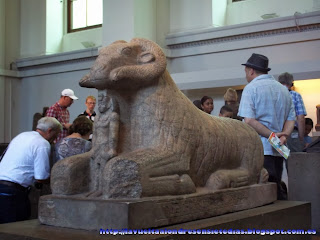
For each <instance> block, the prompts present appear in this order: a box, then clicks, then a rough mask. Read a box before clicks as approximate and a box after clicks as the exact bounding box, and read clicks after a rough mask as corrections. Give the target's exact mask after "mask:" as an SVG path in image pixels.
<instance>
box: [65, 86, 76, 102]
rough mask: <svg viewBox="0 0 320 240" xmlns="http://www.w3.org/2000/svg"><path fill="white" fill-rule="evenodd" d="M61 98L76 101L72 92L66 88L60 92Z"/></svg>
mask: <svg viewBox="0 0 320 240" xmlns="http://www.w3.org/2000/svg"><path fill="white" fill-rule="evenodd" d="M61 96H64V97H70V98H72V99H73V100H77V99H78V98H77V97H76V95H74V92H73V91H72V90H71V89H69V88H67V89H64V90H63V91H62V92H61Z"/></svg>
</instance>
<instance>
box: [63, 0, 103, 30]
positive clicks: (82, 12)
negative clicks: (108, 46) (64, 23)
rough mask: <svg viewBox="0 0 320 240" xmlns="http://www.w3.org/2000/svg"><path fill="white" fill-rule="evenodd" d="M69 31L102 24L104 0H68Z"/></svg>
mask: <svg viewBox="0 0 320 240" xmlns="http://www.w3.org/2000/svg"><path fill="white" fill-rule="evenodd" d="M67 1H68V2H67V5H68V7H67V9H68V33H69V32H76V31H81V30H86V29H90V28H97V27H101V26H102V11H103V10H102V0H67Z"/></svg>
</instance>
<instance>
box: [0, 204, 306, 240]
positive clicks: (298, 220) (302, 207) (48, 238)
mask: <svg viewBox="0 0 320 240" xmlns="http://www.w3.org/2000/svg"><path fill="white" fill-rule="evenodd" d="M66 214H68V212H67V213H66ZM310 226H311V206H310V203H305V202H293V201H276V202H275V203H272V204H269V205H266V206H263V207H258V208H253V209H249V210H244V211H240V212H236V213H229V214H225V215H222V216H217V217H212V218H207V219H202V220H198V221H192V222H187V223H182V224H178V225H171V226H166V227H163V228H160V229H172V230H179V229H217V230H220V229H221V230H222V229H227V230H229V229H242V230H245V231H247V230H248V229H251V230H252V229H256V230H257V229H274V230H276V229H283V230H288V229H301V230H308V229H310ZM102 228H103V227H102ZM104 228H106V226H104ZM311 236H312V235H292V234H286V235H280V234H279V235H278V234H274V235H272V236H266V235H263V236H261V235H258V234H255V235H252V234H251V235H228V234H218V235H212V234H207V235H205V234H201V235H199V234H188V233H187V234H184V235H179V234H177V235H166V234H164V235H130V236H119V235H117V236H113V235H100V234H99V230H97V231H85V230H76V229H69V228H61V227H52V226H47V225H42V224H40V223H39V222H38V221H37V220H30V221H23V222H16V223H9V224H0V239H5V240H26V239H28V240H56V239H59V240H74V239H81V240H97V239H104V240H111V239H112V240H117V239H130V240H138V239H139V240H151V239H167V240H168V239H177V240H183V239H189V240H190V239H201V240H211V239H219V240H227V239H228V240H229V239H250V240H251V239H263V240H266V239H272V240H286V239H288V240H289V239H290V240H292V239H295V240H296V239H305V240H307V239H309V240H310V239H311Z"/></svg>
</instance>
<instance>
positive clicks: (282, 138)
mask: <svg viewBox="0 0 320 240" xmlns="http://www.w3.org/2000/svg"><path fill="white" fill-rule="evenodd" d="M275 134H276V136H277V137H278V138H279V139H280V145H283V144H286V143H287V137H288V134H286V133H284V132H278V133H275Z"/></svg>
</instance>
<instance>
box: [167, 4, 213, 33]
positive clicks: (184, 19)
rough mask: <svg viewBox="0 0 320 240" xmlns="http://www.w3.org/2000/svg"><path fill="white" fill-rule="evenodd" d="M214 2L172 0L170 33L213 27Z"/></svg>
mask: <svg viewBox="0 0 320 240" xmlns="http://www.w3.org/2000/svg"><path fill="white" fill-rule="evenodd" d="M211 6H212V0H201V1H195V0H171V1H170V32H181V31H186V30H190V29H197V28H206V27H210V26H212V13H211V10H212V7H211Z"/></svg>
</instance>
